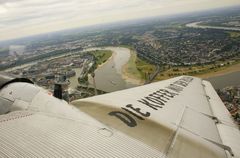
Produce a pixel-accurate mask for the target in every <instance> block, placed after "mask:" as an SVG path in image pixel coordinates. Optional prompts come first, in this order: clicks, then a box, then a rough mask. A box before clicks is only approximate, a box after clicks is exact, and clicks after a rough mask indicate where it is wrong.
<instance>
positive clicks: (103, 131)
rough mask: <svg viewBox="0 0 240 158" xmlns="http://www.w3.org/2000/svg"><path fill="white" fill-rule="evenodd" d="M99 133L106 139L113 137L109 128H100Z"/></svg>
mask: <svg viewBox="0 0 240 158" xmlns="http://www.w3.org/2000/svg"><path fill="white" fill-rule="evenodd" d="M98 133H99V134H101V135H103V136H105V137H111V136H112V135H113V132H112V131H111V130H109V129H107V128H100V129H99V130H98Z"/></svg>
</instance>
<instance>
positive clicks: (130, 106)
mask: <svg viewBox="0 0 240 158" xmlns="http://www.w3.org/2000/svg"><path fill="white" fill-rule="evenodd" d="M126 107H128V108H130V109H132V110H134V111H136V112H137V113H139V114H140V115H142V116H144V117H149V116H150V113H149V112H146V113H142V112H141V109H140V108H134V107H133V105H132V104H128V105H126Z"/></svg>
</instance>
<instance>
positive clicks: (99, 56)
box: [90, 50, 112, 65]
mask: <svg viewBox="0 0 240 158" xmlns="http://www.w3.org/2000/svg"><path fill="white" fill-rule="evenodd" d="M90 54H92V55H93V56H94V57H95V58H96V64H97V65H101V64H103V63H105V62H106V61H107V60H108V59H109V58H110V57H111V56H112V51H110V50H95V51H91V52H90Z"/></svg>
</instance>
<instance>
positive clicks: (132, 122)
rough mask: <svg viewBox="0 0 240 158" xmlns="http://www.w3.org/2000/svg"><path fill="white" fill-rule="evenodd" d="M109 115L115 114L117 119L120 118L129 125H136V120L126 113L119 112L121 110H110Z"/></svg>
mask: <svg viewBox="0 0 240 158" xmlns="http://www.w3.org/2000/svg"><path fill="white" fill-rule="evenodd" d="M108 115H110V116H115V117H117V118H118V119H120V120H121V121H122V122H124V123H125V124H126V125H127V126H129V127H135V126H137V122H136V121H135V120H134V119H133V118H132V117H131V116H129V115H128V114H126V113H124V112H121V111H112V112H110V113H108Z"/></svg>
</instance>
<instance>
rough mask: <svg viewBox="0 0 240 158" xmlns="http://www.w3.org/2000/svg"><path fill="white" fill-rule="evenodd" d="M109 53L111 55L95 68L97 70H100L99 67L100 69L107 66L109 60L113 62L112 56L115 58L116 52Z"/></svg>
mask: <svg viewBox="0 0 240 158" xmlns="http://www.w3.org/2000/svg"><path fill="white" fill-rule="evenodd" d="M106 50H108V49H106ZM109 51H111V52H112V55H111V56H110V57H109V58H108V59H107V60H106V61H105V62H104V63H102V64H100V65H98V66H97V69H98V68H100V67H102V66H104V65H105V64H107V63H108V62H109V61H110V60H113V58H114V56H116V52H114V51H112V50H109ZM97 69H95V70H97ZM95 70H94V71H95Z"/></svg>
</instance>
